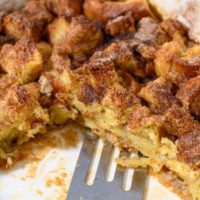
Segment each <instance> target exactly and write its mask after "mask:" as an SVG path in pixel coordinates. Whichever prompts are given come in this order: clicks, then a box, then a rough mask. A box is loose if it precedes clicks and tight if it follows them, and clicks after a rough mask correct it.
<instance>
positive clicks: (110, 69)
mask: <svg viewBox="0 0 200 200" xmlns="http://www.w3.org/2000/svg"><path fill="white" fill-rule="evenodd" d="M37 8H38V9H37ZM81 14H82V15H81ZM0 26H1V27H0V36H2V37H3V38H4V37H7V40H3V41H2V43H0V45H1V49H0V55H1V56H0V69H1V71H0V72H1V76H0V107H1V109H0V112H1V115H0V116H1V117H0V149H1V151H0V158H2V159H6V158H7V157H8V156H10V153H11V152H13V149H15V148H16V146H18V145H20V144H22V143H24V142H26V141H28V140H29V139H30V138H31V137H34V135H35V134H39V133H43V132H44V131H46V130H49V129H51V128H53V127H57V126H62V125H65V123H67V122H68V121H69V120H75V121H77V122H78V123H79V124H81V125H82V126H84V127H87V128H89V129H91V130H92V132H94V133H95V134H97V135H98V136H100V137H102V138H104V139H106V140H107V141H109V142H111V143H112V144H113V145H116V146H119V147H120V148H122V149H124V150H127V151H130V152H132V151H133V152H135V151H137V152H139V153H140V156H139V157H138V158H131V159H130V158H126V157H122V158H119V159H118V160H117V162H118V163H119V164H120V165H122V166H124V167H134V168H148V169H149V172H150V173H153V174H156V175H157V176H159V177H162V179H163V180H164V181H166V182H168V183H169V182H170V183H171V184H172V186H173V188H174V189H177V188H178V189H180V188H181V192H182V193H183V196H184V198H185V199H187V198H189V199H197V200H198V199H199V200H200V194H199V191H200V168H199V163H200V139H199V135H200V121H199V105H200V104H199V100H200V98H199V92H200V90H199V88H200V82H199V75H200V67H199V66H200V59H199V58H200V54H199V52H200V51H199V45H198V44H196V43H194V42H193V41H191V40H190V39H189V38H188V36H187V31H186V29H185V28H184V26H183V25H182V24H180V23H179V22H178V21H174V20H172V19H167V20H163V21H159V19H155V17H154V16H153V15H152V12H151V11H150V10H149V7H148V6H147V4H146V2H145V1H141V0H125V1H100V0H91V1H89V0H88V1H87V0H85V1H84V2H82V1H77V2H72V1H70V0H68V1H51V0H31V1H29V2H28V3H27V4H26V5H25V7H24V8H22V9H21V10H18V11H14V12H11V13H9V14H5V13H4V14H3V15H2V19H1V24H0ZM36 30H37V31H36ZM179 192H180V190H179Z"/></svg>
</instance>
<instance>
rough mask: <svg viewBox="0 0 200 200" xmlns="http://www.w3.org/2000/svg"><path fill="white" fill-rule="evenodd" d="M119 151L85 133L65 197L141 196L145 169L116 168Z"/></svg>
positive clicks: (114, 199) (138, 199)
mask: <svg viewBox="0 0 200 200" xmlns="http://www.w3.org/2000/svg"><path fill="white" fill-rule="evenodd" d="M119 155H120V150H119V148H117V147H112V146H111V145H109V144H107V143H105V142H104V141H103V140H102V139H100V138H98V139H97V138H94V137H93V136H92V138H91V137H88V135H86V136H85V137H84V141H83V146H82V149H81V152H80V155H79V159H78V162H77V166H76V169H75V172H74V175H73V178H72V182H71V185H70V189H69V192H68V196H67V200H122V199H123V200H131V199H132V200H142V198H143V190H144V185H145V180H146V172H145V171H144V170H134V169H126V170H122V169H121V170H117V164H116V162H115V158H117V157H119ZM130 156H131V157H133V156H137V155H136V154H130Z"/></svg>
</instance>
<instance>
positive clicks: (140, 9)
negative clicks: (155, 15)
mask: <svg viewBox="0 0 200 200" xmlns="http://www.w3.org/2000/svg"><path fill="white" fill-rule="evenodd" d="M128 11H130V12H131V13H132V14H133V17H134V18H135V19H136V20H139V19H141V18H142V17H145V16H149V15H150V12H149V8H148V5H147V4H146V3H145V2H144V1H142V0H125V1H111V0H109V1H100V0H85V1H84V3H83V12H84V15H85V16H86V17H87V18H88V19H91V20H95V21H96V22H98V23H101V24H103V25H105V24H106V23H107V22H108V20H111V19H113V18H116V17H117V16H120V15H121V14H123V13H125V12H128Z"/></svg>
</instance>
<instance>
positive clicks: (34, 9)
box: [3, 0, 52, 41]
mask: <svg viewBox="0 0 200 200" xmlns="http://www.w3.org/2000/svg"><path fill="white" fill-rule="evenodd" d="M51 20H52V15H51V14H50V13H48V11H47V10H46V8H45V7H44V5H43V4H42V2H41V1H37V0H33V1H28V3H27V4H26V6H25V7H24V8H23V9H22V10H19V11H14V12H12V13H10V14H8V15H6V16H5V17H4V19H3V29H4V32H5V33H6V35H8V36H10V37H11V38H13V39H15V40H20V39H21V38H22V37H27V38H31V39H33V40H34V41H38V40H39V39H40V38H41V36H42V34H43V31H44V28H45V26H46V25H47V24H48V23H49V22H50V21H51Z"/></svg>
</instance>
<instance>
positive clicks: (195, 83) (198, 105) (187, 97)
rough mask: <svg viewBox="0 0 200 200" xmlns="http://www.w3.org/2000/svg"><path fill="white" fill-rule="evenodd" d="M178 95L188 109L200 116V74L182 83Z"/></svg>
mask: <svg viewBox="0 0 200 200" xmlns="http://www.w3.org/2000/svg"><path fill="white" fill-rule="evenodd" d="M176 96H177V98H178V99H179V100H180V101H181V102H182V104H183V106H184V107H185V108H186V109H187V110H188V111H190V112H191V113H193V114H195V115H196V116H200V76H197V77H195V78H191V79H190V80H188V81H186V82H184V83H182V84H181V85H180V88H179V90H178V91H177V94H176Z"/></svg>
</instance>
